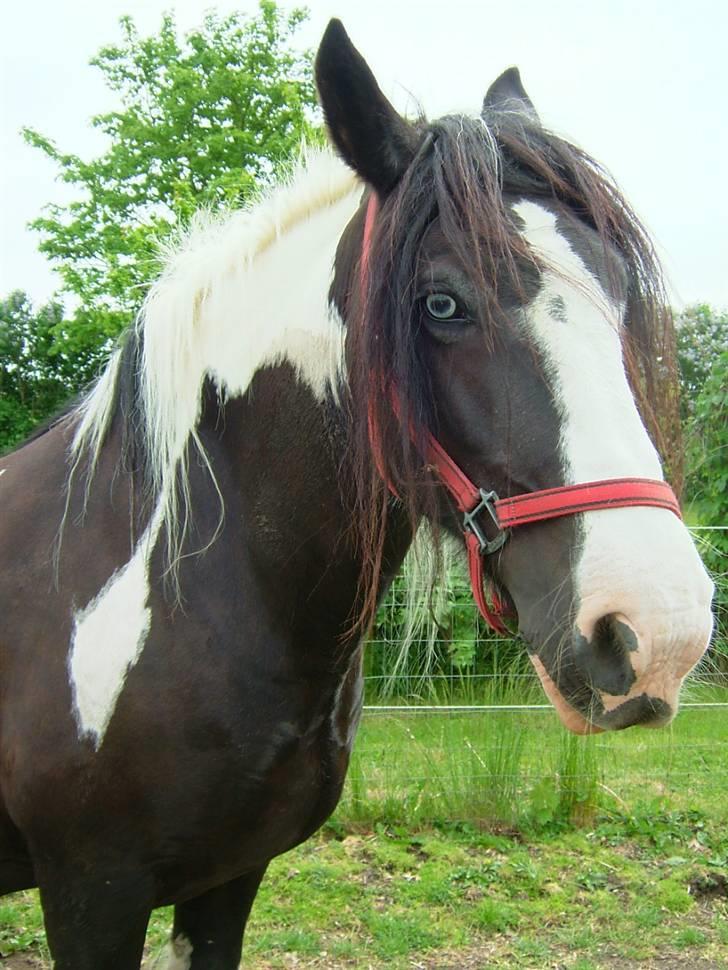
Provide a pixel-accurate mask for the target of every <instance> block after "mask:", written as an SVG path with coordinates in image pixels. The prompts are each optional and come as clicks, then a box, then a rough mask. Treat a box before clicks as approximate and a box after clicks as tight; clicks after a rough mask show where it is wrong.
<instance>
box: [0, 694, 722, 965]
mask: <svg viewBox="0 0 728 970" xmlns="http://www.w3.org/2000/svg"><path fill="white" fill-rule="evenodd" d="M716 690H717V689H716V688H711V689H710V694H709V695H708V694H707V693H706V690H705V689H704V688H703V687H702V686H700V685H698V686H697V687H694V688H693V689H692V691H693V697H700V698H703V697H706V696H710V697H711V698H712V699H716V698H718V697H719V696H721V695H720V694H719V693H716ZM723 691H724V692H723V694H722V697H723V699H725V689H723ZM727 752H728V718H727V717H726V713H725V711H724V710H720V709H710V708H708V709H687V710H684V711H683V712H682V713H681V714H680V716H679V717H678V719H677V720H676V722H675V724H674V726H673V727H672V728H670V729H668V730H665V731H654V732H653V731H648V730H633V731H629V732H624V733H618V734H612V735H599V736H597V737H594V738H590V739H583V738H576V737H573V736H571V735H567V734H566V733H565V732H564V731H563V730H562V729H561V728H560V727H559V726H558V724H557V722H556V718H555V717H554V715H553V714H552V713H550V712H545V711H544V712H541V711H536V712H531V713H520V712H515V713H514V712H511V713H508V714H506V713H487V714H479V715H472V714H460V715H444V714H433V715H430V716H423V715H416V714H411V713H407V712H406V711H403V712H401V713H396V714H388V715H386V716H384V715H367V716H366V717H365V718H364V721H363V724H362V728H361V731H360V736H359V739H358V742H357V747H356V752H355V756H354V758H353V764H352V771H351V774H350V778H349V781H348V783H347V788H346V791H345V794H344V797H343V799H342V802H341V805H340V807H339V810H338V811H337V813H336V815H335V816H334V818H333V819H332V820H331V821H330V822H329V823H328V825H327V826H326V827H325V829H324V830H323V832H322V833H320V834H319V835H318V836H317V837H315V838H314V839H311V840H309V841H308V842H307V843H306V844H305V845H303V846H301V847H299V848H298V849H296V850H294V851H293V852H290V853H288V854H287V855H285V856H283V857H281V858H279V859H277V860H275V861H274V862H273V864H272V866H271V868H270V871H269V874H268V876H267V877H266V880H265V881H264V884H263V887H262V889H261V892H260V894H259V897H258V900H257V901H256V905H255V908H254V910H253V916H252V917H251V921H250V926H249V932H248V943H247V945H246V957H245V966H246V967H249V968H251V970H273V968H279V967H280V968H285V967H325V968H339V967H341V968H343V967H351V968H361V970H364V968H365V967H366V968H385V967H386V968H387V970H400V968H401V970H404V968H409V970H411V968H413V967H423V968H436V967H443V968H444V967H450V968H453V967H458V968H460V967H463V968H466V967H478V968H494V970H499V968H506V967H508V968H546V967H552V966H555V965H559V966H564V967H569V968H573V970H579V968H581V970H588V968H592V970H601V968H605V970H606V968H610V970H612V968H619V970H622V968H625V970H626V968H628V967H639V966H640V965H642V966H651V965H652V964H651V963H650V961H652V960H656V959H657V957H659V958H660V964H659V965H660V967H661V968H664V970H670V968H672V967H673V966H674V967H675V968H678V967H686V966H695V967H701V968H703V967H704V968H706V970H707V968H711V967H715V968H717V967H721V966H724V965H728V878H726V873H728V824H727V823H728V759H727V758H726V753H727ZM457 819H460V820H461V821H459V822H457V821H454V820H457ZM169 922H170V913H169V911H160V912H158V913H155V914H154V917H153V921H152V924H151V926H150V931H149V935H148V958H147V963H146V965H147V966H148V967H150V968H151V967H153V966H154V964H155V961H156V960H157V957H158V955H159V953H160V952H161V948H162V946H163V943H164V940H165V939H166V936H167V933H168V931H169ZM0 954H2V955H4V956H9V955H10V954H26V955H30V956H34V957H36V958H37V959H38V961H39V963H38V966H42V967H48V966H50V963H49V959H48V955H47V952H46V951H45V948H44V942H43V933H42V920H41V915H40V910H39V907H38V903H37V897H36V895H35V893H30V892H29V893H19V894H16V896H14V897H9V898H6V899H5V900H3V901H1V905H0ZM701 961H702V962H701Z"/></svg>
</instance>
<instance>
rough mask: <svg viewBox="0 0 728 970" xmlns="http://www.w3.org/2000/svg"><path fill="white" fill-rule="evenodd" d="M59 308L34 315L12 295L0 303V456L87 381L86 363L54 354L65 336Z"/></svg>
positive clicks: (18, 293) (48, 306) (26, 303)
mask: <svg viewBox="0 0 728 970" xmlns="http://www.w3.org/2000/svg"><path fill="white" fill-rule="evenodd" d="M67 328H68V324H67V322H66V321H65V320H64V314H63V306H62V305H61V304H60V303H58V302H57V301H52V302H50V303H48V304H46V305H45V306H42V307H40V309H39V310H37V311H36V310H34V309H33V306H32V304H31V301H30V299H29V298H28V296H27V295H26V294H25V293H22V292H21V291H20V290H16V291H15V292H14V293H11V294H10V296H9V297H8V298H7V299H6V300H0V451H4V450H5V449H6V448H9V447H11V446H12V445H14V444H15V443H16V442H18V441H20V440H21V439H22V438H24V437H25V436H26V435H27V434H29V433H30V431H32V429H33V427H34V426H35V425H36V424H37V423H38V422H39V421H42V420H43V419H44V418H46V417H48V416H49V415H50V414H53V412H54V411H57V410H58V409H59V408H60V407H61V405H62V404H63V403H64V402H65V401H66V400H67V399H68V398H69V397H71V396H72V395H73V393H74V392H75V391H76V390H77V389H78V388H79V387H80V386H81V385H82V384H83V383H84V382H85V381H86V380H88V379H89V377H90V376H91V372H92V366H93V365H92V362H91V361H89V360H88V359H86V358H84V357H83V355H76V356H75V357H71V356H69V355H68V354H67V353H65V352H63V351H59V349H58V346H57V340H58V338H59V337H60V340H61V343H62V342H63V341H64V337H65V335H66V334H67Z"/></svg>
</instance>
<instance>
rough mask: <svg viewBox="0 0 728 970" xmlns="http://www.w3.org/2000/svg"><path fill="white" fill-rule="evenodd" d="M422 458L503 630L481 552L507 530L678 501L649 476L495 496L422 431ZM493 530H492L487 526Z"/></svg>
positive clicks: (374, 203)
mask: <svg viewBox="0 0 728 970" xmlns="http://www.w3.org/2000/svg"><path fill="white" fill-rule="evenodd" d="M377 209H378V200H377V196H376V195H375V194H374V193H373V192H372V194H371V195H370V196H369V201H368V203H367V210H366V219H365V222H364V236H363V241H362V255H361V278H360V282H361V289H362V293H363V294H365V293H366V283H367V274H368V263H369V253H370V250H371V241H372V234H373V230H374V220H375V217H376V214H377ZM392 405H393V408H394V411H395V414H397V413H398V411H399V404H398V398H397V392H396V388H393V389H392ZM369 437H370V443H371V446H372V453H373V455H374V461H375V463H376V465H377V469H378V471H379V473H380V475H381V476H382V478H383V480H384V481H385V483H386V484H387V487H388V488H389V490H390V491H391V492H392V493H393V494H395V495H396V492H395V490H394V488H393V487H392V485H391V483H390V482H389V481H388V480H387V476H386V474H385V473H384V463H383V461H382V452H381V447H380V443H379V441H378V440H377V435H376V427H375V426H374V423H373V422H372V421H371V420H370V421H369ZM426 451H427V454H426V455H425V459H426V461H427V463H428V465H430V466H431V467H432V468H433V469H434V470H435V471H436V472H437V475H438V477H439V478H440V480H441V481H442V484H443V485H444V486H445V488H447V490H448V492H449V493H450V496H451V497H452V499H453V501H454V502H455V505H456V506H457V508H458V510H459V511H460V512H461V513H462V516H463V519H462V530H463V534H464V538H465V545H466V548H467V551H468V569H469V572H470V585H471V587H472V591H473V597H474V599H475V602H476V603H477V605H478V609H479V610H480V612H481V614H482V615H483V617H484V619H485V620H486V621H487V623H488V624H489V625H490V626H491V627H492V629H493V630H495V631H496V633H503V634H508V632H509V631H508V628H507V627H506V626H505V624H504V622H503V619H502V618H503V617H506V616H508V610H507V607H506V606H505V604H504V603H503V601H502V600H501V598H500V596H499V595H498V592H497V590H496V589H495V587H493V588H491V591H490V596H491V600H492V605H491V603H489V602H488V597H487V595H486V577H485V571H484V568H483V560H484V557H485V556H487V555H490V554H491V553H494V552H497V551H498V550H499V549H501V548H502V546H503V545H504V543H505V542H506V540H507V539H508V536H509V535H510V530H511V529H515V528H517V527H519V526H523V525H530V524H532V523H534V522H544V521H546V520H547V519H556V518H560V517H561V516H565V515H576V514H578V513H580V512H591V511H594V510H596V509H619V508H628V507H630V506H636V505H646V506H651V507H653V508H659V509H666V510H667V511H669V512H673V513H674V514H675V515H676V516H677V517H678V518H679V519H681V518H682V515H681V514H680V505H679V503H678V500H677V498H676V496H675V493H674V492H673V490H672V488H671V487H670V486H669V485H668V484H667V482H662V481H657V480H655V479H652V478H610V479H606V480H604V481H597V482H583V483H581V484H578V485H561V486H559V487H558V488H546V489H541V490H539V491H536V492H526V493H524V494H522V495H513V496H511V497H509V498H498V496H497V495H496V493H495V492H494V491H487V490H486V489H483V488H478V487H477V486H476V485H475V484H474V483H473V482H471V480H470V479H469V478H468V476H467V475H466V474H465V472H464V471H463V470H462V469H461V468H460V467H459V466H458V465H457V464H456V463H455V461H453V459H452V458H451V456H450V455H449V454H448V453H447V452H446V451H445V449H444V448H443V447H442V445H441V444H440V442H439V441H438V440H437V438H435V436H434V435H433V434H432V433H431V432H427V433H426ZM483 516H486V517H487V518H488V519H490V522H491V525H494V526H495V527H496V529H497V530H498V531H497V533H496V535H495V537H494V538H493V539H489V538H488V537H487V533H486V530H485V529H484V527H483ZM488 531H492V530H488Z"/></svg>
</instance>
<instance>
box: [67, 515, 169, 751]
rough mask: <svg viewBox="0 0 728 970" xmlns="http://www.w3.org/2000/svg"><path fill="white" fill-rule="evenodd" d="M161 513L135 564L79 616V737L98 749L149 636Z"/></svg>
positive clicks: (71, 662)
mask: <svg viewBox="0 0 728 970" xmlns="http://www.w3.org/2000/svg"><path fill="white" fill-rule="evenodd" d="M161 518H162V517H161V511H160V508H158V509H157V511H156V512H155V513H154V516H153V517H152V519H151V521H150V523H149V525H148V526H147V528H146V529H145V531H144V533H143V534H142V536H141V538H140V539H139V542H138V543H137V546H136V548H135V550H134V553H133V555H132V557H131V559H130V560H129V561H128V562H127V563H126V564H125V565H124V566H122V567H120V568H119V569H117V570H116V571H115V572H114V573H113V574H112V576H111V578H110V579H109V580H108V581H107V583H106V584H105V586H104V587H103V589H101V590H100V592H99V593H97V595H96V596H95V597H94V598H93V599H92V600H91V602H90V603H89V604H88V605H87V606H85V607H84V608H83V609H82V610H78V611H77V612H76V613H75V614H74V618H73V619H74V628H73V634H72V639H71V649H70V654H69V659H68V669H69V675H70V681H71V692H72V696H73V701H74V712H75V715H76V720H77V722H78V727H79V735H80V736H81V737H83V736H84V735H87V736H89V737H90V738H91V740H92V741H93V743H94V746H95V747H96V748H97V749H98V748H99V747H100V746H101V743H102V742H103V740H104V734H105V733H106V729H107V727H108V725H109V721H110V720H111V715H112V714H113V713H114V708H115V707H116V703H117V701H118V699H119V695H120V694H121V691H122V688H123V686H124V682H125V681H126V678H127V675H128V673H129V671H130V670H131V669H132V667H133V666H134V665H135V664H136V662H137V660H138V659H139V657H140V655H141V652H142V649H143V647H144V644H145V642H146V639H147V634H148V633H149V626H150V622H151V610H150V609H149V607H148V606H147V600H148V598H149V560H150V557H151V554H152V550H153V549H154V545H155V542H156V540H157V536H158V534H159V528H160V525H161Z"/></svg>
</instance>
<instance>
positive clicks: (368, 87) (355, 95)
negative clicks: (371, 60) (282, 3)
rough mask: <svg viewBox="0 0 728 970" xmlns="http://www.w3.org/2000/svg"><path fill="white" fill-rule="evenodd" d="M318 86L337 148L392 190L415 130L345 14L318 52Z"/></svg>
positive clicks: (368, 177) (377, 184)
mask: <svg viewBox="0 0 728 970" xmlns="http://www.w3.org/2000/svg"><path fill="white" fill-rule="evenodd" d="M316 86H317V87H318V92H319V99H320V101H321V105H322V107H323V109H324V116H325V117H326V124H327V126H328V129H329V133H330V135H331V140H332V141H333V143H334V145H335V147H336V149H337V151H338V152H339V154H340V155H341V157H342V158H343V159H344V161H345V162H346V163H347V165H350V166H351V168H353V169H354V171H355V172H357V173H358V174H359V175H361V177H362V178H363V179H364V180H365V181H366V182H368V183H369V184H370V185H371V186H372V187H373V188H374V189H376V191H377V192H379V193H381V194H385V193H387V192H388V191H389V190H390V189H391V188H392V187H393V186H394V184H395V183H396V182H397V180H398V179H399V178H400V176H401V175H402V173H403V172H404V170H405V169H406V168H407V166H408V165H409V163H410V162H411V161H412V157H413V155H414V142H415V135H414V131H413V129H412V128H411V126H410V125H408V124H407V122H406V121H405V120H404V119H403V118H401V117H400V116H399V115H398V114H397V112H396V111H395V110H394V108H393V107H392V105H391V104H390V103H389V101H387V99H386V98H385V97H384V95H383V94H382V92H381V91H380V89H379V85H378V84H377V82H376V80H375V78H374V75H373V74H372V72H371V70H370V69H369V66H368V64H367V62H366V61H365V60H364V58H363V57H362V56H361V54H360V53H359V51H358V50H357V49H356V47H354V45H353V44H352V42H351V41H350V40H349V35H348V34H347V33H346V31H345V30H344V27H343V24H342V23H341V21H340V20H331V21H330V22H329V25H328V27H327V28H326V32H325V33H324V36H323V38H322V40H321V45H320V46H319V49H318V54H317V55H316Z"/></svg>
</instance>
